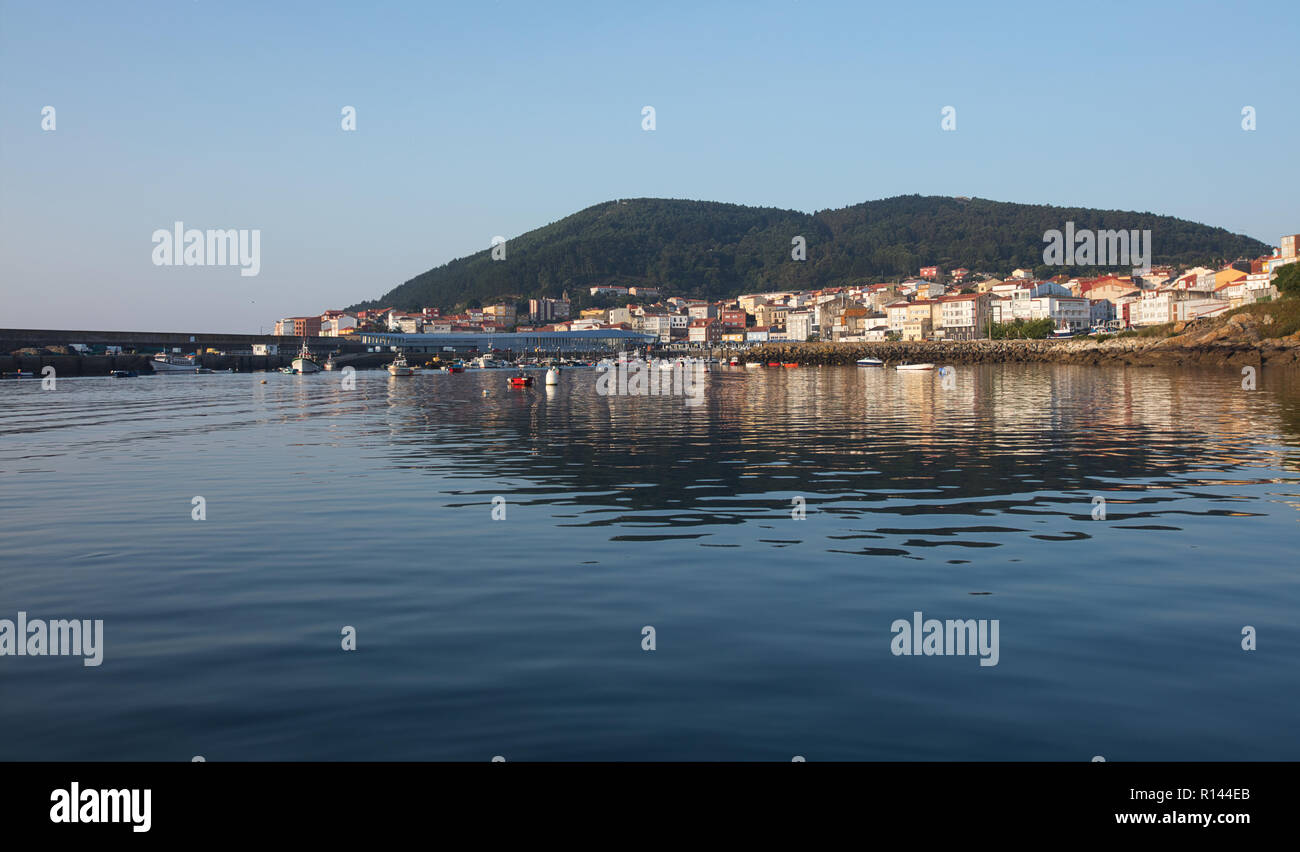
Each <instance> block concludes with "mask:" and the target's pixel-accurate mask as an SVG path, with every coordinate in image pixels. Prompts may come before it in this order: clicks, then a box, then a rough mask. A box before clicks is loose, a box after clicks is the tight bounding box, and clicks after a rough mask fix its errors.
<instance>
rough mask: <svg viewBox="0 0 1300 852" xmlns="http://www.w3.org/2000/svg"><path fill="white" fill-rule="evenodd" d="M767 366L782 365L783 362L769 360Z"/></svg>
mask: <svg viewBox="0 0 1300 852" xmlns="http://www.w3.org/2000/svg"><path fill="white" fill-rule="evenodd" d="M767 366H769V367H779V366H781V362H780V361H768V362H767Z"/></svg>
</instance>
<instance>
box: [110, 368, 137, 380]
mask: <svg viewBox="0 0 1300 852" xmlns="http://www.w3.org/2000/svg"><path fill="white" fill-rule="evenodd" d="M108 375H109V376H110V377H112V378H114V379H134V378H136V377H137V376H139V375H140V373H139V371H138V370H109V371H108Z"/></svg>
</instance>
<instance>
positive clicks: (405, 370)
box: [388, 352, 415, 376]
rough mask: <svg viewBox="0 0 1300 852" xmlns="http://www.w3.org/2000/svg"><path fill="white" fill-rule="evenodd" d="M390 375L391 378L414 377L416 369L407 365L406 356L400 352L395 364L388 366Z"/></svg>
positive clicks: (394, 361)
mask: <svg viewBox="0 0 1300 852" xmlns="http://www.w3.org/2000/svg"><path fill="white" fill-rule="evenodd" d="M388 375H390V376H414V375H415V368H414V367H412V366H411V365H410V364H408V363H406V356H405V355H403V354H401V353H400V352H399V353H398V354H397V357H396V358H394V359H393V362H392V363H391V364H389V365H388Z"/></svg>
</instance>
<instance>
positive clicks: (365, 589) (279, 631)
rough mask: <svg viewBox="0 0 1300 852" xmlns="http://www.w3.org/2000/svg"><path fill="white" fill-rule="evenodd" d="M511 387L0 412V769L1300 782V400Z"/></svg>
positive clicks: (851, 389)
mask: <svg viewBox="0 0 1300 852" xmlns="http://www.w3.org/2000/svg"><path fill="white" fill-rule="evenodd" d="M505 375H506V374H505V373H502V372H480V373H474V372H467V373H465V374H462V375H449V374H431V375H422V376H417V377H415V378H411V379H390V378H389V377H388V376H387V375H386V374H383V373H378V372H372V373H359V374H357V387H356V390H353V391H345V390H342V389H341V387H340V378H339V376H338V375H335V374H328V373H327V374H320V375H316V376H283V375H280V374H269V375H262V374H258V375H251V376H250V375H213V376H158V377H142V378H139V379H132V380H112V379H99V378H94V379H90V378H87V379H68V380H61V381H60V383H59V386H58V389H57V390H55V391H51V392H45V391H42V390H41V389H40V385H39V383H38V382H6V383H4V384H0V618H8V619H15V618H16V614H17V612H18V611H19V610H23V611H26V612H27V613H28V617H29V618H65V617H66V618H92V619H93V618H102V619H104V622H105V626H104V633H105V650H104V662H103V664H102V665H101V666H100V667H98V668H87V667H84V666H83V665H82V664H81V660H80V658H77V657H13V656H4V657H0V759H5V760H28V759H35V760H45V759H90V760H107V759H123V760H189V759H190V758H191V757H192V756H193V755H204V756H205V757H206V758H207V759H208V760H240V759H243V760H282V759H283V760H289V759H295V760H324V759H343V760H358V759H384V760H407V759H431V760H472V761H485V760H488V759H489V758H491V757H492V756H493V755H502V756H504V757H505V758H506V759H507V760H618V759H636V760H664V759H672V760H717V759H737V760H782V761H786V760H789V759H790V758H791V757H792V756H793V755H803V756H805V757H806V758H807V759H808V760H810V761H824V760H860V759H865V760H911V759H959V760H968V759H970V760H1015V759H1029V760H1040V759H1041V760H1072V761H1073V760H1080V761H1086V760H1088V759H1090V758H1091V757H1092V756H1093V755H1104V756H1105V757H1106V759H1107V760H1112V761H1114V760H1120V761H1123V760H1141V759H1171V760H1197V759H1208V760H1231V759H1248V760H1271V759H1286V760H1297V759H1300V734H1298V733H1297V731H1296V727H1295V718H1296V710H1295V708H1296V706H1297V701H1298V699H1300V674H1298V672H1300V666H1297V663H1296V661H1297V659H1298V658H1300V627H1297V619H1296V617H1297V613H1298V612H1300V570H1298V565H1300V560H1297V558H1296V542H1297V531H1298V530H1300V527H1298V526H1297V522H1298V521H1300V474H1298V473H1297V470H1298V469H1300V376H1298V375H1296V374H1295V373H1287V372H1280V371H1265V372H1263V373H1262V374H1261V376H1260V387H1259V390H1257V391H1254V392H1247V391H1243V390H1242V389H1241V387H1240V377H1239V376H1238V375H1237V374H1236V373H1235V371H1232V370H1226V369H1225V370H1223V371H1209V370H1200V371H1190V370H1163V369H1134V368H1128V369H1125V368H1075V367H1053V366H1026V367H1011V366H1006V367H983V368H959V369H958V371H957V376H956V384H955V387H953V388H950V389H945V388H944V387H942V384H941V382H942V380H941V379H940V378H939V377H938V376H937V375H935V374H900V373H897V372H894V371H880V370H874V371H873V370H866V369H854V368H800V369H798V370H766V369H765V370H743V369H731V370H727V369H725V368H724V369H723V370H722V371H721V372H718V373H714V374H712V375H711V376H710V377H709V382H708V385H707V388H706V392H705V402H704V404H703V405H700V406H699V407H698V408H689V407H686V406H684V405H683V404H682V400H681V398H658V397H650V398H609V397H602V396H598V395H597V394H596V392H595V373H594V372H593V371H576V370H575V371H570V372H567V373H566V374H565V375H564V377H563V380H562V385H561V387H559V388H558V389H546V388H543V387H540V386H539V387H536V388H533V389H530V390H526V391H510V390H508V389H507V388H506V387H505ZM538 375H539V384H540V374H538ZM264 378H265V379H266V384H261V381H262V379H264ZM484 389H488V390H489V391H490V395H488V396H486V397H485V396H483V393H482V392H483V390H484ZM196 495H197V496H202V497H204V499H205V500H206V511H207V519H206V520H204V521H194V520H192V519H191V508H192V507H191V499H192V498H193V497H194V496H196ZM497 496H500V497H503V498H504V499H505V512H506V517H505V519H504V520H493V517H492V511H493V498H494V497H497ZM1094 496H1102V497H1104V499H1105V501H1106V518H1105V519H1104V520H1093V518H1092V516H1091V513H1092V502H1091V501H1092V498H1093V497H1094ZM796 497H802V498H803V499H804V501H805V504H806V512H807V517H806V519H805V520H795V519H793V518H792V517H791V514H792V506H793V505H794V504H795V503H794V498H796ZM915 610H921V611H922V612H924V614H925V617H926V618H930V617H934V618H940V619H947V618H962V619H965V618H971V619H998V620H999V624H1000V659H999V663H998V665H996V666H986V667H982V666H980V665H979V662H978V657H974V656H919V657H918V656H894V655H893V654H892V653H891V651H890V641H891V639H892V638H893V634H892V633H891V632H890V626H891V623H892V622H893V621H894V620H895V619H900V618H902V619H910V618H911V614H912V613H913V611H915ZM344 625H351V626H354V627H355V628H356V631H357V646H358V647H357V650H356V651H354V652H347V651H344V650H342V649H341V647H340V642H341V636H340V631H341V629H342V627H343V626H344ZM646 625H651V626H653V627H654V628H655V630H656V650H654V651H653V652H650V651H643V650H642V647H641V642H642V627H643V626H646ZM1244 625H1251V626H1253V627H1254V628H1255V629H1256V630H1257V631H1258V650H1256V651H1253V652H1252V651H1244V650H1242V647H1241V639H1242V637H1241V629H1242V627H1243V626H1244Z"/></svg>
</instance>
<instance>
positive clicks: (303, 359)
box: [292, 340, 321, 374]
mask: <svg viewBox="0 0 1300 852" xmlns="http://www.w3.org/2000/svg"><path fill="white" fill-rule="evenodd" d="M292 366H293V372H295V373H300V374H301V373H319V372H320V371H321V366H320V363H319V362H318V361H316V359H315V358H312V357H311V351H310V350H309V349H307V341H305V340H304V341H303V342H302V349H300V350H299V351H298V357H297V358H294V359H293V361H292Z"/></svg>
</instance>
